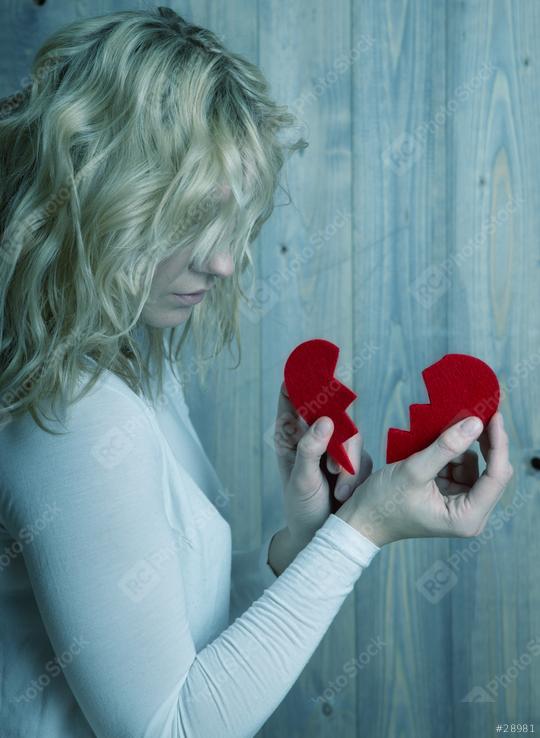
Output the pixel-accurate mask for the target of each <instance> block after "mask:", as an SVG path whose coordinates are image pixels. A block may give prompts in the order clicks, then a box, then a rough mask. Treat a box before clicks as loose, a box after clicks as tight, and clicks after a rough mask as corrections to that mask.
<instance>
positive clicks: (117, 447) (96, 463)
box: [0, 371, 162, 497]
mask: <svg viewBox="0 0 540 738" xmlns="http://www.w3.org/2000/svg"><path fill="white" fill-rule="evenodd" d="M83 381H85V380H84V379H83ZM60 417H61V422H59V421H58V420H57V419H55V418H54V416H52V415H51V419H50V420H47V421H46V425H47V426H48V427H49V428H51V429H52V430H54V434H53V433H48V432H46V431H44V430H43V429H42V428H40V427H39V426H38V425H37V424H36V423H35V422H34V420H33V418H32V417H31V416H30V414H29V413H26V414H25V415H24V416H21V417H17V418H15V419H13V420H12V421H11V422H9V423H7V425H5V426H4V427H3V428H2V430H1V431H0V481H1V483H2V488H3V493H4V494H8V496H10V497H16V496H17V495H23V496H34V495H35V494H36V490H42V491H43V492H46V488H47V486H50V487H58V484H60V483H62V484H64V485H66V486H69V485H71V486H72V487H76V485H77V484H78V483H82V484H87V483H88V482H89V481H90V480H91V479H92V478H96V479H97V478H101V479H103V481H104V482H106V481H107V480H110V479H112V478H113V477H121V476H122V475H125V474H126V468H127V467H129V469H130V471H131V470H132V469H137V468H138V469H139V470H140V471H141V473H145V472H146V470H154V469H156V468H157V466H158V465H159V466H160V465H161V457H162V448H161V441H160V436H159V430H158V428H157V423H156V420H155V417H154V416H153V413H152V411H151V410H150V408H149V407H148V405H147V404H146V402H145V401H144V400H143V399H141V398H140V397H138V396H137V395H136V393H135V392H133V391H132V390H131V389H130V387H128V385H127V384H126V383H125V382H124V381H123V380H121V379H120V378H119V377H117V376H116V375H114V374H112V373H111V372H108V371H107V372H104V373H103V374H102V375H101V376H100V377H99V379H98V380H97V382H96V384H95V385H94V386H93V387H92V388H91V389H90V390H89V391H88V392H87V393H86V394H85V395H84V396H82V397H81V398H79V399H78V400H76V401H75V402H74V403H72V404H70V405H68V406H67V408H65V409H64V410H63V413H62V414H61V416H60Z"/></svg>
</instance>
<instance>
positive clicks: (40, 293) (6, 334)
mask: <svg viewBox="0 0 540 738" xmlns="http://www.w3.org/2000/svg"><path fill="white" fill-rule="evenodd" d="M295 120H296V119H295V117H294V116H293V115H292V114H291V113H290V112H289V111H288V110H287V108H286V107H285V106H279V105H277V104H276V103H275V102H273V101H272V100H271V99H270V97H269V94H268V83H267V81H266V80H265V78H264V77H263V75H262V73H261V71H260V70H259V69H258V67H256V66H255V65H253V64H252V63H250V62H249V61H247V60H246V59H245V58H243V57H241V56H239V55H237V54H234V53H232V52H230V51H228V50H227V49H226V48H225V47H224V46H223V45H222V43H221V42H220V40H219V39H218V38H217V37H216V35H214V33H212V32H211V31H209V30H207V29H205V28H201V27H199V26H196V25H193V24H191V23H188V22H186V21H185V20H184V19H183V18H181V17H180V16H178V15H177V14H176V13H174V12H173V11H172V10H170V9H168V8H158V9H151V10H132V11H124V12H116V13H110V14H107V15H102V16H95V17H91V18H85V19H82V20H77V21H75V22H73V23H70V24H69V25H66V26H64V27H62V28H61V29H59V30H58V31H57V32H56V33H54V34H53V35H52V36H50V37H49V38H48V39H47V40H46V41H45V43H44V44H43V45H42V46H41V47H40V49H39V50H38V52H37V54H36V56H35V58H34V61H33V63H32V74H31V84H29V85H28V86H27V87H26V88H25V89H24V90H23V91H21V92H20V93H19V94H18V95H16V96H13V97H12V98H8V99H7V100H4V101H2V102H1V103H0V166H1V177H0V238H1V240H0V265H1V270H0V398H1V400H2V402H1V406H0V407H1V409H2V410H3V412H4V414H5V415H6V417H10V418H11V417H15V416H17V415H20V414H22V413H24V412H25V411H27V410H28V411H29V413H30V414H31V416H32V418H33V419H34V420H35V422H36V423H37V424H38V425H39V426H40V427H41V428H42V429H43V430H45V431H47V432H50V433H54V431H53V430H52V429H49V428H47V427H46V425H45V424H44V422H43V419H44V418H47V417H48V416H47V414H46V413H45V410H44V408H43V407H41V401H42V400H43V399H44V398H49V399H51V400H52V406H53V407H54V405H55V404H57V403H60V404H61V406H62V407H64V408H65V407H66V406H67V404H69V403H71V402H75V401H76V400H77V399H79V397H82V396H83V395H84V394H86V393H87V392H88V391H89V390H90V389H91V387H92V386H93V385H94V384H95V382H96V381H97V379H98V378H99V376H100V375H101V373H102V372H103V371H104V370H105V369H107V370H109V371H112V372H114V373H115V374H116V375H117V376H119V377H121V378H123V379H124V380H125V381H126V382H127V383H128V385H129V386H130V387H131V389H132V390H133V391H134V392H136V393H137V394H138V395H141V394H144V395H145V396H147V397H152V391H151V386H150V383H149V373H148V371H149V362H152V364H154V362H155V366H156V367H157V378H158V384H157V392H158V394H159V393H161V391H162V371H161V365H162V361H163V359H164V358H165V357H166V358H167V360H169V361H171V366H172V367H173V366H174V367H176V368H177V369H178V370H179V371H180V373H184V372H183V365H182V362H181V361H180V353H181V348H182V345H183V344H184V341H185V339H186V337H187V335H188V332H189V331H191V333H192V336H193V338H194V345H195V349H196V357H197V358H196V367H197V372H196V373H197V374H198V375H199V377H200V378H201V379H202V381H203V384H204V377H205V374H206V369H207V361H208V360H209V359H211V358H213V357H214V356H216V355H217V354H218V353H219V352H220V351H221V350H222V349H223V347H224V346H225V345H226V346H228V347H230V345H231V343H232V341H233V339H236V341H237V345H238V351H239V357H238V363H239V362H240V359H241V346H240V336H239V330H238V312H239V310H238V308H239V300H240V299H241V298H247V296H246V294H245V293H244V291H243V289H242V287H241V284H240V281H239V277H240V275H241V274H242V273H243V272H244V271H245V270H246V269H247V268H248V267H250V268H251V269H253V260H252V257H251V252H250V244H251V243H252V242H253V241H254V239H255V238H256V237H257V235H258V233H259V231H260V228H261V226H262V224H263V223H264V222H265V221H266V220H267V219H268V217H269V216H270V215H271V213H272V211H273V208H274V194H275V190H276V188H277V187H278V186H279V187H281V185H280V184H279V175H280V170H281V168H282V166H283V163H284V161H285V154H286V152H292V151H294V150H296V149H303V148H305V147H306V146H307V145H308V144H307V142H306V141H305V140H304V139H303V138H302V137H300V138H297V139H296V140H293V141H290V142H286V141H282V140H280V135H279V134H280V133H281V132H282V131H285V130H286V129H288V128H290V127H292V126H293V124H294V123H295ZM282 189H283V188H282ZM224 191H226V192H228V193H230V196H229V197H226V198H223V197H222V195H223V192H224ZM287 194H288V193H287ZM289 202H290V200H289ZM188 245H189V246H190V247H191V248H193V249H194V250H193V257H192V261H191V262H190V263H191V264H195V265H202V264H203V263H205V262H206V260H207V259H208V258H209V257H210V256H211V254H212V252H213V250H214V249H216V248H222V247H224V246H225V247H227V248H229V249H230V250H231V253H232V254H233V260H234V266H235V270H234V274H233V275H232V277H231V279H232V284H231V281H230V280H229V279H228V280H226V281H225V280H218V282H217V283H216V285H215V287H214V289H213V290H211V291H210V292H209V293H208V295H207V297H206V298H205V300H204V301H203V302H201V303H200V304H198V305H196V306H194V307H193V308H192V310H191V312H190V316H189V318H188V319H187V320H186V321H185V323H184V325H183V332H182V335H181V340H180V341H179V342H177V341H176V340H175V339H176V332H177V328H178V327H177V326H175V327H174V328H173V329H172V330H171V331H170V336H169V341H168V345H167V346H166V345H165V344H166V342H165V341H164V340H163V338H164V333H163V329H159V328H155V327H151V326H148V325H141V321H140V320H139V319H140V316H141V312H142V309H143V306H144V303H145V301H146V300H147V298H148V295H149V291H150V287H151V283H152V278H153V275H154V272H155V268H156V266H157V264H158V262H159V261H161V260H162V259H164V258H166V257H167V256H168V255H170V254H171V253H172V252H173V251H176V250H177V249H178V248H180V247H184V246H188ZM139 330H143V331H144V332H145V339H146V340H145V345H146V346H147V349H148V351H147V352H143V351H141V350H140V344H139V343H138V341H137V340H135V338H136V335H137V334H138V333H137V332H138V331H139ZM173 344H175V345H174V346H173ZM207 344H208V345H209V346H210V349H211V350H210V355H209V356H204V349H205V348H206V345H207ZM143 354H144V355H143ZM85 356H89V357H91V358H92V359H94V362H95V364H92V366H93V367H94V368H93V369H91V370H90V371H91V379H90V381H89V382H88V383H87V384H86V385H84V386H83V387H82V390H81V391H80V392H79V393H78V394H76V390H77V388H78V385H79V378H80V371H81V369H83V368H84V369H86V370H88V362H86V363H85V361H84V359H85ZM184 374H185V373H184ZM55 412H56V411H55ZM56 419H57V420H60V417H59V415H58V413H57V412H56Z"/></svg>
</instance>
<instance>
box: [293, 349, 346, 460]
mask: <svg viewBox="0 0 540 738" xmlns="http://www.w3.org/2000/svg"><path fill="white" fill-rule="evenodd" d="M338 355H339V348H338V346H336V345H335V344H334V343H331V342H330V341H326V340H325V339H323V338H314V339H312V340H310V341H304V342H303V343H300V344H298V346H296V348H295V349H293V351H291V353H290V354H289V357H288V359H287V361H286V362H285V368H284V380H285V387H286V388H287V392H288V394H289V399H290V400H291V402H292V404H293V405H294V407H295V408H296V410H297V412H298V414H299V415H300V416H301V417H302V418H303V419H304V420H305V421H306V423H307V424H308V425H312V424H313V423H314V422H315V421H316V420H317V418H320V417H321V416H322V415H325V416H328V417H329V418H331V419H332V422H333V423H334V432H333V433H332V437H331V438H330V441H329V442H328V446H327V450H328V453H329V454H330V455H331V456H332V458H333V459H335V461H337V462H338V464H341V466H342V467H343V468H344V469H345V470H346V471H348V472H349V474H354V473H355V469H354V467H353V465H352V463H351V461H350V459H349V457H348V455H347V452H346V451H345V448H344V446H343V442H344V441H346V440H347V439H348V438H350V437H351V436H354V435H355V433H358V428H357V427H356V425H355V424H354V423H353V421H352V420H351V418H349V416H348V415H347V414H346V412H345V410H346V408H347V407H348V406H349V405H350V404H351V402H352V401H353V400H355V399H356V397H357V394H356V392H353V390H351V389H349V388H348V387H346V386H345V385H344V384H342V383H341V382H340V381H339V379H337V378H336V377H334V370H335V368H336V364H337V360H338Z"/></svg>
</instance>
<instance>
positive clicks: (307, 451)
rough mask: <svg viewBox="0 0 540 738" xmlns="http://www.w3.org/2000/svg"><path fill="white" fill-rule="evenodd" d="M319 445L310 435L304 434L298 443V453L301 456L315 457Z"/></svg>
mask: <svg viewBox="0 0 540 738" xmlns="http://www.w3.org/2000/svg"><path fill="white" fill-rule="evenodd" d="M316 448H317V443H316V441H315V438H314V437H313V436H312V435H311V434H310V433H304V435H303V436H302V438H301V439H300V440H299V441H298V446H297V452H298V453H299V454H300V456H313V455H314V454H315V453H316Z"/></svg>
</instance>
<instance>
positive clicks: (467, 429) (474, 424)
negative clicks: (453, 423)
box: [459, 418, 482, 436]
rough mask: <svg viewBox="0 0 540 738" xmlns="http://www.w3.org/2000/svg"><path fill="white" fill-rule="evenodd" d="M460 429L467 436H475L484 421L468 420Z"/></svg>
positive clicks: (477, 419)
mask: <svg viewBox="0 0 540 738" xmlns="http://www.w3.org/2000/svg"><path fill="white" fill-rule="evenodd" d="M459 427H460V429H461V430H462V431H463V432H464V433H465V434H466V435H468V436H475V435H476V434H477V433H478V431H479V430H480V428H481V427H482V421H481V420H480V418H467V420H464V421H463V423H462V424H461V425H460V426H459Z"/></svg>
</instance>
